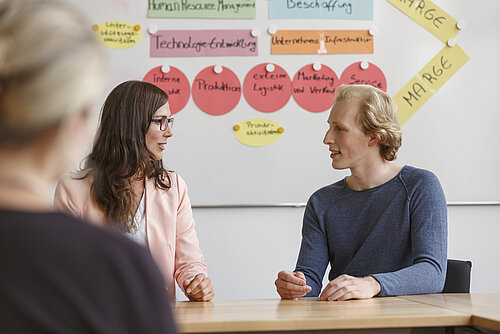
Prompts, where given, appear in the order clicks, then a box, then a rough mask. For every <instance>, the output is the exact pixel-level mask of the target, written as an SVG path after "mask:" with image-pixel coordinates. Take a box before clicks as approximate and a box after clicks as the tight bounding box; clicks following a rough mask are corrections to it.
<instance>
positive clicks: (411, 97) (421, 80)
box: [394, 45, 469, 125]
mask: <svg viewBox="0 0 500 334" xmlns="http://www.w3.org/2000/svg"><path fill="white" fill-rule="evenodd" d="M468 60H469V56H468V55H467V54H466V53H465V52H464V50H462V49H461V48H460V47H459V46H458V45H455V46H454V47H448V46H445V47H444V48H443V49H442V50H441V51H440V52H439V53H438V54H437V55H436V56H435V57H434V58H432V60H431V61H430V62H428V63H427V64H426V65H425V66H424V67H423V68H422V69H421V70H420V72H418V74H417V75H415V76H414V77H413V78H412V79H411V80H410V81H409V82H408V83H407V84H406V85H405V86H404V87H403V88H402V89H401V90H400V91H399V92H398V93H397V94H396V95H395V96H394V101H395V102H396V105H397V106H398V119H399V124H401V125H403V124H404V123H405V122H406V121H407V120H408V119H409V118H410V117H411V116H413V114H414V113H415V112H416V111H417V110H418V109H419V108H420V107H421V106H422V105H423V104H424V103H425V102H426V101H427V100H428V99H429V98H430V97H431V96H432V95H434V93H435V92H436V91H437V90H438V89H439V88H441V86H443V84H444V83H445V82H446V81H448V79H450V78H451V77H452V76H453V74H455V73H456V72H457V71H458V69H459V68H460V67H462V66H463V65H464V64H465V63H466V62H467V61H468Z"/></svg>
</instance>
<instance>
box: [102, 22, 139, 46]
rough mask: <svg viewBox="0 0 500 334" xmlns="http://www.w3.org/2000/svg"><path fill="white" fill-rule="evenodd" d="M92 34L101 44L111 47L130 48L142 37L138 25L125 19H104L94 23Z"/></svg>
mask: <svg viewBox="0 0 500 334" xmlns="http://www.w3.org/2000/svg"><path fill="white" fill-rule="evenodd" d="M136 29H138V30H136ZM94 35H95V38H96V39H97V40H98V41H99V42H100V43H101V44H102V45H104V46H106V47H108V48H111V49H126V48H130V47H132V46H134V45H136V44H137V43H139V41H140V40H141V37H142V36H141V30H140V26H138V25H133V24H132V23H129V22H125V21H106V22H103V23H101V24H98V25H97V24H96V25H94Z"/></svg>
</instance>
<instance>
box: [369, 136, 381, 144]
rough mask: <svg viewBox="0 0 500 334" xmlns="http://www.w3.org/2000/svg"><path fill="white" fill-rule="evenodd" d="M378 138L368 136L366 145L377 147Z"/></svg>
mask: <svg viewBox="0 0 500 334" xmlns="http://www.w3.org/2000/svg"><path fill="white" fill-rule="evenodd" d="M378 142H379V138H378V136H376V135H374V134H371V135H370V142H369V143H368V146H375V145H378Z"/></svg>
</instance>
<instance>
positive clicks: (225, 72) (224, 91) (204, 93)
mask: <svg viewBox="0 0 500 334" xmlns="http://www.w3.org/2000/svg"><path fill="white" fill-rule="evenodd" d="M221 68H222V72H221V73H215V72H214V66H209V67H206V68H205V69H203V70H202V71H201V72H200V73H198V75H197V76H196V78H195V79H194V80H193V100H194V102H195V103H196V105H197V106H198V107H199V108H200V109H201V110H202V111H204V112H206V113H207V114H210V115H214V116H219V115H224V114H227V113H228V112H230V111H231V110H233V109H234V107H236V105H237V104H238V102H239V101H240V98H241V84H240V80H239V79H238V77H237V76H236V74H235V73H234V72H233V71H231V70H230V69H229V68H227V67H225V66H221Z"/></svg>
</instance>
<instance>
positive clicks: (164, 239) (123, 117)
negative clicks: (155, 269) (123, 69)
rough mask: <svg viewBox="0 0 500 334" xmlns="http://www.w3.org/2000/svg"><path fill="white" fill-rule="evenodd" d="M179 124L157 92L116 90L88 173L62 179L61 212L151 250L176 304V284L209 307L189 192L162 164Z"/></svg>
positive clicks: (136, 85) (150, 88)
mask: <svg viewBox="0 0 500 334" xmlns="http://www.w3.org/2000/svg"><path fill="white" fill-rule="evenodd" d="M173 120H174V119H173V118H172V117H171V112H170V107H169V103H168V96H167V94H165V92H164V91H162V90H161V89H160V88H158V87H157V86H155V85H152V84H150V83H147V82H142V81H127V82H124V83H122V84H120V85H118V86H117V87H115V88H114V89H113V91H112V92H111V93H110V94H109V96H108V97H107V99H106V101H105V102H104V105H103V107H102V111H101V121H100V126H99V129H98V132H97V135H96V139H95V142H94V147H93V149H92V152H91V153H90V155H89V156H88V157H87V158H86V160H85V165H84V169H83V170H82V171H80V172H78V173H75V174H72V175H66V176H65V177H63V178H62V179H61V181H60V182H59V184H58V186H57V188H56V193H55V198H54V204H55V205H56V206H57V207H59V208H61V209H63V210H65V211H67V212H70V213H72V214H74V215H76V216H78V217H81V218H84V219H87V220H89V221H91V222H93V223H95V224H97V225H101V226H111V227H114V228H117V229H118V230H120V231H122V232H124V233H125V234H126V235H127V236H129V237H130V238H132V239H133V240H135V241H136V242H137V243H139V244H142V245H144V246H145V247H148V248H149V249H150V251H151V254H152V255H153V258H154V259H155V260H156V262H157V264H158V266H159V268H160V270H161V271H162V273H163V276H164V279H165V282H166V288H167V290H168V291H169V295H170V297H171V298H172V299H175V285H174V280H177V283H178V285H179V287H180V288H181V289H182V290H183V292H184V293H185V294H186V296H187V297H188V298H189V299H190V300H194V301H209V300H211V299H212V298H213V296H214V291H213V287H212V284H211V281H210V278H208V276H207V267H206V265H205V263H204V262H203V254H202V252H201V250H200V247H199V243H198V238H197V236H196V232H195V229H194V225H195V224H194V219H193V215H192V211H191V204H190V201H189V197H188V195H187V187H186V184H185V182H184V180H183V179H182V178H181V177H180V176H179V175H178V174H177V173H174V172H171V171H167V170H165V169H164V168H163V163H162V155H163V151H164V150H165V145H166V144H167V140H168V138H170V137H172V135H173V132H172V126H173Z"/></svg>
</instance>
